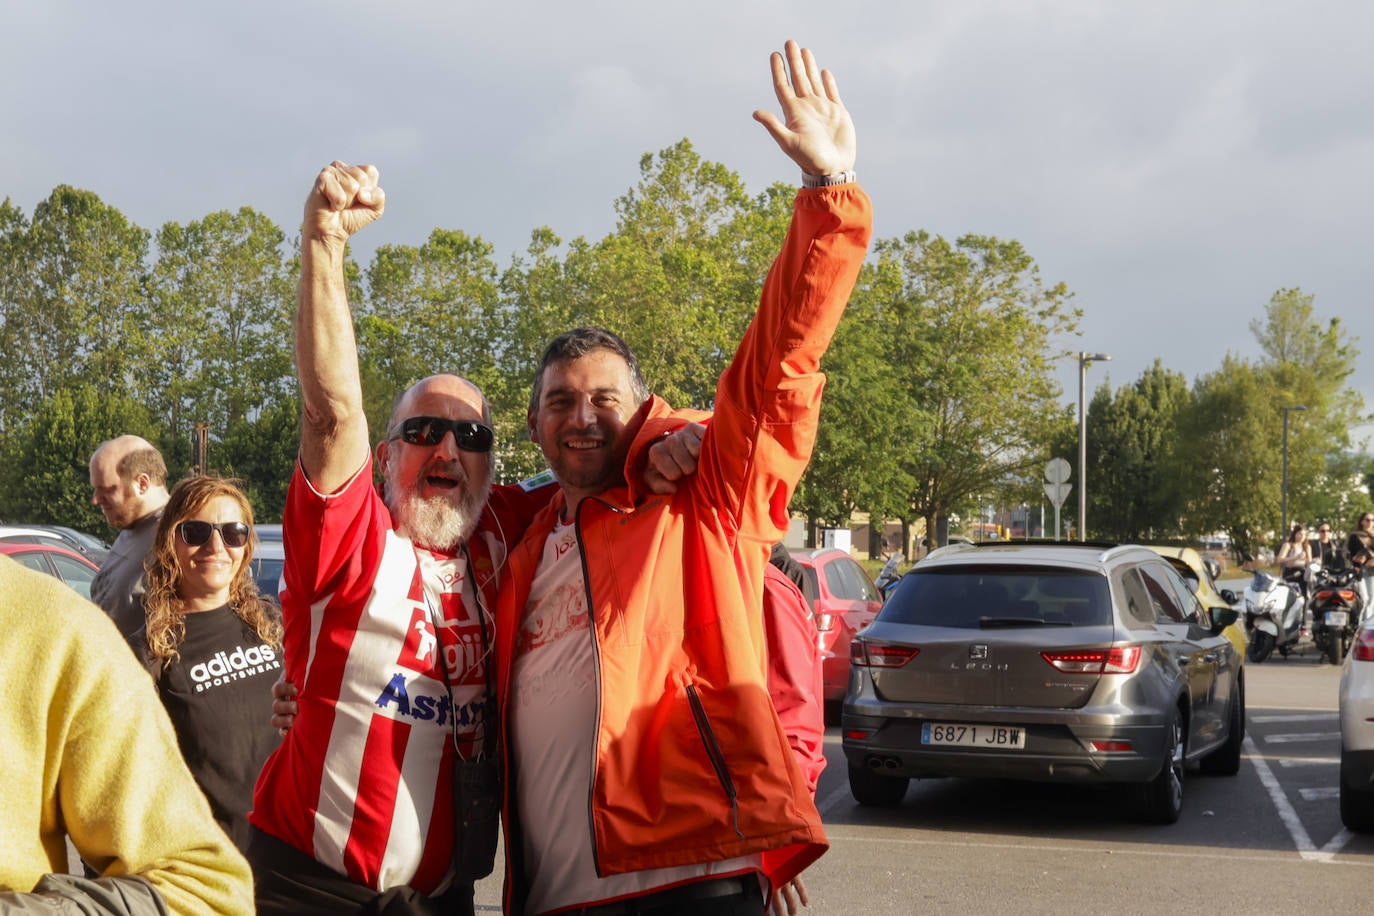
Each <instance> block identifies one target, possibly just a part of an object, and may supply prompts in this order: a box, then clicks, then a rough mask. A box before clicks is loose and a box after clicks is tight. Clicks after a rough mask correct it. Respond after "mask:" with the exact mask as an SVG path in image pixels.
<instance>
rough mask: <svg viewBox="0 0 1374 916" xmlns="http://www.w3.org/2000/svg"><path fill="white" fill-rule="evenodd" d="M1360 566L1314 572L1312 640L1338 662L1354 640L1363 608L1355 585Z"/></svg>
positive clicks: (1331, 660) (1334, 663)
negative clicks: (1357, 567)
mask: <svg viewBox="0 0 1374 916" xmlns="http://www.w3.org/2000/svg"><path fill="white" fill-rule="evenodd" d="M1359 576H1360V571H1359V570H1357V569H1317V570H1315V571H1314V572H1313V574H1312V577H1313V578H1312V603H1311V605H1310V606H1309V607H1310V609H1311V613H1312V641H1313V642H1314V643H1316V644H1317V648H1318V649H1319V650H1321V652H1322V654H1323V655H1325V656H1326V658H1327V661H1329V662H1331V664H1333V665H1339V664H1340V663H1341V661H1342V660H1344V659H1345V653H1346V652H1347V651H1349V649H1350V643H1351V642H1353V641H1354V639H1355V632H1356V630H1358V629H1359V626H1360V615H1361V613H1362V612H1363V610H1364V607H1363V603H1362V602H1361V601H1360V593H1359V591H1358V590H1357V589H1356V588H1355V583H1356V581H1358V579H1359Z"/></svg>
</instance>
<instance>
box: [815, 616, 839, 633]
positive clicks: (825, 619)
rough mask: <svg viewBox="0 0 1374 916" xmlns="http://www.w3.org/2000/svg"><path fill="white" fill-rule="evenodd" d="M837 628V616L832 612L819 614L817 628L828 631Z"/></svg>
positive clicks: (824, 631) (823, 631)
mask: <svg viewBox="0 0 1374 916" xmlns="http://www.w3.org/2000/svg"><path fill="white" fill-rule="evenodd" d="M834 628H835V617H834V615H832V614H817V615H816V629H818V630H820V631H821V632H822V633H826V632H828V631H830V630H832V629H834Z"/></svg>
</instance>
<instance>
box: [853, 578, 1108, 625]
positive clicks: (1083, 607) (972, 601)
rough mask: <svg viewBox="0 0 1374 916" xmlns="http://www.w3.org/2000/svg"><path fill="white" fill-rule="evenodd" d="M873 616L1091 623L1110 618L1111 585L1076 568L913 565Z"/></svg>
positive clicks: (933, 621) (927, 621)
mask: <svg viewBox="0 0 1374 916" xmlns="http://www.w3.org/2000/svg"><path fill="white" fill-rule="evenodd" d="M878 619H879V620H881V621H885V622H888V623H907V624H917V625H920V626H930V627H965V628H969V629H993V628H1015V627H1042V626H1061V627H1082V626H1097V625H1101V624H1109V623H1111V621H1112V611H1111V590H1110V589H1109V588H1108V586H1107V579H1106V578H1105V577H1104V576H1101V575H1098V574H1096V573H1084V572H1079V571H1076V570H1058V569H1046V568H1044V567H1015V566H960V567H946V568H943V569H942V568H934V569H929V570H923V569H921V568H920V567H919V566H918V567H917V568H915V569H912V570H911V571H910V572H908V573H907V574H906V575H905V576H904V577H903V578H902V583H901V586H900V587H899V588H898V589H897V591H896V592H894V593H893V595H892V597H891V598H889V599H888V601H887V603H886V604H884V605H883V609H882V611H881V612H879V614H878Z"/></svg>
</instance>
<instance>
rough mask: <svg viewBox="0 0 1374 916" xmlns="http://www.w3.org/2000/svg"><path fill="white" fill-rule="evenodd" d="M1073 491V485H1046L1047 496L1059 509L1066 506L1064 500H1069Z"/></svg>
mask: <svg viewBox="0 0 1374 916" xmlns="http://www.w3.org/2000/svg"><path fill="white" fill-rule="evenodd" d="M1072 489H1073V484H1071V483H1047V484H1045V495H1046V496H1048V497H1049V498H1050V502H1051V503H1053V504H1054V508H1055V509H1058V508H1059V507H1060V506H1062V505H1064V500H1066V499H1068V498H1069V491H1070V490H1072Z"/></svg>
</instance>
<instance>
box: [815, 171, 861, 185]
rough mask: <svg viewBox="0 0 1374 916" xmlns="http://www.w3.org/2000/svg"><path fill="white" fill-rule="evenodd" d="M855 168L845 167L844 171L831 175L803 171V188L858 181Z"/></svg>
mask: <svg viewBox="0 0 1374 916" xmlns="http://www.w3.org/2000/svg"><path fill="white" fill-rule="evenodd" d="M856 180H857V179H856V178H855V175H854V170H853V169H845V170H844V171H843V172H832V173H831V174H829V175H808V174H807V173H805V172H802V187H803V188H828V187H830V186H831V185H832V184H844V183H845V182H848V181H856Z"/></svg>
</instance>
